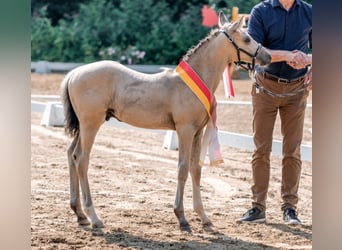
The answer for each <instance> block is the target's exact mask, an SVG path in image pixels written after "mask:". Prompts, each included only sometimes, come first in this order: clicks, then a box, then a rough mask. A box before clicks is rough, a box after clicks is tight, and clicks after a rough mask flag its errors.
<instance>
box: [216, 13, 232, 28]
mask: <svg viewBox="0 0 342 250" xmlns="http://www.w3.org/2000/svg"><path fill="white" fill-rule="evenodd" d="M226 23H229V21H228V19H227V17H226V15H225V14H224V13H223V12H222V10H220V12H219V22H218V25H219V27H220V28H222V27H223V26H224V25H225V24H226Z"/></svg>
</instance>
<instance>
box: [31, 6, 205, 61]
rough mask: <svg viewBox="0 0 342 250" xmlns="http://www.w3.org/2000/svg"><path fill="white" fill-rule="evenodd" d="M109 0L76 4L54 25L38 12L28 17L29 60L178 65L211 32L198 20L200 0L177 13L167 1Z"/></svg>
mask: <svg viewBox="0 0 342 250" xmlns="http://www.w3.org/2000/svg"><path fill="white" fill-rule="evenodd" d="M113 2H115V1H108V0H91V1H89V3H88V4H80V7H79V11H78V13H77V14H76V15H74V16H73V17H72V18H68V19H60V20H59V21H58V23H57V24H56V25H52V24H51V21H50V20H49V19H48V18H47V15H46V14H45V13H44V11H41V13H40V15H37V16H35V17H34V18H33V19H32V26H31V27H32V33H31V52H32V53H31V60H32V61H37V60H48V61H63V62H81V63H88V62H92V61H97V60H101V59H111V60H117V61H120V62H122V63H125V64H129V63H143V64H177V63H178V62H179V60H180V59H181V57H182V56H183V55H184V54H185V53H186V51H187V50H188V49H189V48H190V47H191V46H193V45H196V43H197V42H198V41H199V40H200V39H201V38H203V37H204V36H205V35H207V33H208V32H209V29H208V28H206V27H203V26H202V25H201V21H202V15H201V8H202V5H201V4H196V5H192V4H188V5H187V6H186V8H185V11H184V12H182V13H176V9H174V10H173V9H172V8H171V6H170V5H169V4H168V3H167V1H165V0H162V1H160V0H159V1H157V0H145V1H136V0H125V1H116V2H120V3H119V4H114V3H113ZM183 7H184V6H183ZM176 14H177V15H178V16H179V19H178V20H172V19H174V17H175V16H177V15H176Z"/></svg>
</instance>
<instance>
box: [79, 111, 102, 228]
mask: <svg viewBox="0 0 342 250" xmlns="http://www.w3.org/2000/svg"><path fill="white" fill-rule="evenodd" d="M99 120H100V121H104V117H103V119H102V118H101V119H96V118H95V117H93V120H92V124H82V123H80V141H79V142H80V143H78V144H77V145H76V148H75V154H74V156H75V157H76V163H77V164H76V166H77V171H78V176H79V180H80V186H81V190H82V198H83V203H82V205H83V210H84V212H85V214H86V215H87V217H88V218H89V220H90V222H91V225H92V227H94V228H100V227H103V223H102V221H101V220H100V219H99V218H98V216H97V215H96V213H95V209H94V207H93V202H92V199H91V194H90V188H89V182H88V166H89V156H90V151H91V148H92V146H93V143H94V140H95V136H96V133H97V131H98V129H99V128H100V126H101V124H102V122H98V123H96V122H95V121H99Z"/></svg>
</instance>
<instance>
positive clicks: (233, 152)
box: [31, 73, 312, 250]
mask: <svg viewBox="0 0 342 250" xmlns="http://www.w3.org/2000/svg"><path fill="white" fill-rule="evenodd" d="M63 77H64V75H63V74H46V75H38V74H35V73H32V76H31V88H32V95H36V94H44V95H45V94H49V95H59V94H60V93H59V87H60V82H61V80H62V79H63ZM233 83H234V88H235V95H236V96H235V97H234V98H231V99H230V100H233V101H235V100H236V101H238V100H243V101H250V100H251V98H250V88H251V83H250V81H249V79H247V78H246V77H245V75H244V74H242V75H240V78H239V79H234V80H233ZM311 96H312V95H311V94H310V96H309V98H308V103H311V101H312V99H311ZM216 97H217V99H218V100H226V99H225V97H224V91H223V86H222V85H221V84H220V86H219V88H218V90H217V92H216ZM41 119H42V113H36V112H32V114H31V249H175V250H176V249H239V250H240V249H248V250H249V249H312V164H311V162H308V161H303V167H302V178H301V183H300V190H299V196H300V201H299V204H298V213H299V217H300V219H301V220H302V222H303V224H302V225H300V226H287V225H285V224H283V221H282V213H281V210H280V204H281V199H280V183H281V158H280V157H277V156H272V158H271V178H270V188H269V193H268V203H267V215H266V216H267V222H266V223H265V224H257V225H254V224H253V225H249V224H238V223H236V222H235V221H236V220H237V219H238V218H239V217H240V216H241V215H242V214H243V213H244V212H245V211H246V210H247V209H248V208H249V207H250V205H251V192H250V184H251V166H250V161H251V152H248V151H244V150H239V149H236V148H231V147H227V146H221V150H222V154H223V157H224V163H223V164H221V165H220V166H218V167H206V166H205V167H203V171H202V181H201V190H202V199H203V203H204V207H205V210H206V213H207V215H208V217H209V218H210V219H211V221H212V222H213V224H214V227H213V228H211V229H208V228H203V227H202V225H201V222H200V220H199V218H198V216H197V214H195V213H194V212H193V210H192V187H191V178H188V181H187V184H186V189H185V200H184V206H185V215H186V217H187V219H188V221H189V223H190V225H191V228H192V232H191V233H189V232H183V231H180V230H179V227H178V222H177V219H176V217H175V215H174V213H173V203H174V198H175V191H176V181H177V159H178V152H177V151H173V150H168V149H164V148H163V141H164V134H163V133H160V132H157V131H154V130H141V129H129V128H118V127H114V126H109V125H104V126H102V127H101V129H100V131H99V133H98V135H97V137H96V142H95V145H94V148H93V151H92V154H91V159H90V166H89V172H88V174H89V182H90V187H91V191H92V198H93V202H94V205H95V209H96V210H97V214H98V215H99V216H100V217H101V218H102V220H103V222H104V223H105V227H104V228H103V229H92V228H91V227H89V226H84V227H81V226H78V224H77V222H76V216H75V215H74V214H73V212H72V210H71V209H70V207H69V171H68V166H67V158H66V147H67V145H68V143H69V142H70V141H71V139H70V138H68V137H66V136H65V135H64V131H63V128H61V127H45V126H41V125H40V121H41ZM218 127H219V129H220V130H225V131H230V132H236V133H243V134H247V135H251V134H252V132H251V107H250V106H227V105H224V106H219V107H218ZM274 139H281V135H280V129H279V121H277V123H276V128H275V131H274ZM311 142H312V111H311V108H308V109H307V113H306V118H305V129H304V142H303V143H304V144H311Z"/></svg>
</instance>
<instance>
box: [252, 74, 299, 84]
mask: <svg viewBox="0 0 342 250" xmlns="http://www.w3.org/2000/svg"><path fill="white" fill-rule="evenodd" d="M259 74H261V75H262V76H263V77H264V78H266V79H268V80H271V81H275V82H277V83H280V84H289V83H299V82H301V81H303V80H304V78H305V76H306V75H304V76H300V77H298V78H295V79H291V80H289V79H285V78H281V77H277V76H275V75H272V74H270V73H267V72H265V71H263V72H260V73H259Z"/></svg>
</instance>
